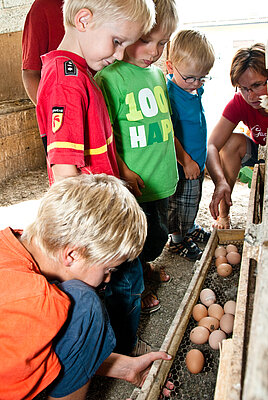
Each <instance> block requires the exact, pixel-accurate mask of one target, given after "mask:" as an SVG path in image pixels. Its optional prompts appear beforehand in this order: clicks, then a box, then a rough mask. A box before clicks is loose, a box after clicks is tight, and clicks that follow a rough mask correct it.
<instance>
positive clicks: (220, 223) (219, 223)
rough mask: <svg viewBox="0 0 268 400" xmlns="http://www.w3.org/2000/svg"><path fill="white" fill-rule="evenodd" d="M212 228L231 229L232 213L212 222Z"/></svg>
mask: <svg viewBox="0 0 268 400" xmlns="http://www.w3.org/2000/svg"><path fill="white" fill-rule="evenodd" d="M212 228H216V229H231V218H230V215H227V217H220V216H219V217H218V218H217V220H216V221H215V222H214V223H213V224H212Z"/></svg>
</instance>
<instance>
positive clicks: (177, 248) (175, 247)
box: [169, 237, 202, 261]
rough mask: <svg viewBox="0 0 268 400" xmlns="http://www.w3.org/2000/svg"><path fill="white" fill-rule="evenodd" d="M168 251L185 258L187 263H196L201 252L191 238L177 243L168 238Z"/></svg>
mask: <svg viewBox="0 0 268 400" xmlns="http://www.w3.org/2000/svg"><path fill="white" fill-rule="evenodd" d="M169 251H170V252H171V253H176V254H178V256H180V257H183V258H185V259H186V260H188V261H196V260H199V259H200V258H201V255H202V250H201V249H200V248H199V247H198V246H197V244H196V243H195V242H194V241H193V239H191V238H186V237H185V238H184V239H183V240H182V241H181V242H179V243H174V242H173V241H172V238H171V237H170V242H169Z"/></svg>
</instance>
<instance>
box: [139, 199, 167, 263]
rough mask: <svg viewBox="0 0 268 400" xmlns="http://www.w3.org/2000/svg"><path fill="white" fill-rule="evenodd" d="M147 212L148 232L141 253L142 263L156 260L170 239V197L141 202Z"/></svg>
mask: <svg viewBox="0 0 268 400" xmlns="http://www.w3.org/2000/svg"><path fill="white" fill-rule="evenodd" d="M140 206H141V208H142V209H143V211H144V212H145V215H146V218H147V223H148V232H147V238H146V241H145V244H144V247H143V250H142V252H141V255H140V259H141V261H142V263H144V262H148V261H154V260H155V259H156V258H157V257H159V256H160V254H161V253H162V250H163V248H164V246H165V244H166V243H167V240H168V227H167V225H168V224H167V218H168V216H167V215H168V198H165V199H161V200H155V201H148V202H145V203H140Z"/></svg>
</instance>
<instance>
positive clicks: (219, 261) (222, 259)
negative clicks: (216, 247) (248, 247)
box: [215, 256, 227, 267]
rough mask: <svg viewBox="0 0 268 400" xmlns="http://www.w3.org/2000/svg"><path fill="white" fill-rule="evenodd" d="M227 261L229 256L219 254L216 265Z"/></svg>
mask: <svg viewBox="0 0 268 400" xmlns="http://www.w3.org/2000/svg"><path fill="white" fill-rule="evenodd" d="M226 263H227V258H226V257H225V256H219V257H217V258H216V261H215V265H216V267H218V266H219V265H221V264H226Z"/></svg>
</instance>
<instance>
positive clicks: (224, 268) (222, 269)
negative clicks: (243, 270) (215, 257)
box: [217, 264, 233, 277]
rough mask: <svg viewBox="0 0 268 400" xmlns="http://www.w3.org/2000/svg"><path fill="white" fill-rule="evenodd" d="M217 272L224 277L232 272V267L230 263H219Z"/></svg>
mask: <svg viewBox="0 0 268 400" xmlns="http://www.w3.org/2000/svg"><path fill="white" fill-rule="evenodd" d="M217 272H218V274H219V275H220V276H223V277H226V276H229V275H231V273H232V272H233V268H232V266H231V265H230V264H220V265H219V266H218V267H217Z"/></svg>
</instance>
